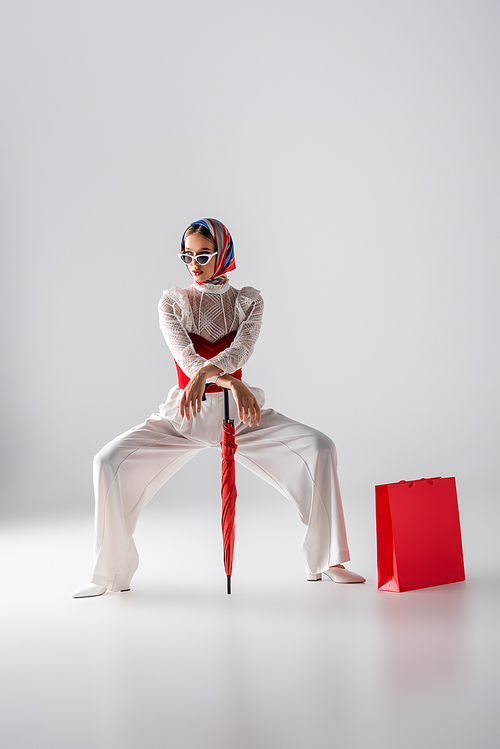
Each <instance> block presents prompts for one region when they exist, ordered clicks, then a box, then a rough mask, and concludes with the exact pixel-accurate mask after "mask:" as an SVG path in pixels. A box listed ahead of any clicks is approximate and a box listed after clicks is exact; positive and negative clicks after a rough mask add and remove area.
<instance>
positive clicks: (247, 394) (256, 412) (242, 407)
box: [218, 377, 260, 427]
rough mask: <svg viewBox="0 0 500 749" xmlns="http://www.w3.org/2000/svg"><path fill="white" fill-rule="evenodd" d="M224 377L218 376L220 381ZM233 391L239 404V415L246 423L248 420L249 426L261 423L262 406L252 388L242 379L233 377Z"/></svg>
mask: <svg viewBox="0 0 500 749" xmlns="http://www.w3.org/2000/svg"><path fill="white" fill-rule="evenodd" d="M222 379H223V378H222V377H220V378H218V382H220V381H221V380H222ZM231 392H232V394H233V396H234V400H235V401H236V405H237V406H238V416H239V418H240V421H242V422H243V423H244V424H245V423H246V422H247V420H248V426H249V427H251V426H253V425H254V424H257V426H258V425H259V424H260V406H259V404H258V403H257V398H256V397H255V395H254V394H253V393H252V391H251V390H249V389H248V388H247V386H246V385H244V384H243V383H242V382H241V381H240V380H236V379H233V378H231Z"/></svg>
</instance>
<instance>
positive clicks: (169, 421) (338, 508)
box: [73, 219, 365, 598]
mask: <svg viewBox="0 0 500 749" xmlns="http://www.w3.org/2000/svg"><path fill="white" fill-rule="evenodd" d="M181 250H182V252H181V253H180V255H179V257H180V258H181V260H182V261H183V263H185V264H186V265H187V268H188V270H189V272H190V274H191V276H192V278H193V284H192V285H191V286H189V287H188V288H187V289H180V288H172V289H168V290H167V291H165V292H164V294H163V297H162V298H161V300H160V303H159V313H160V327H161V330H162V332H163V335H164V336H165V339H166V341H167V344H168V346H169V348H170V350H171V352H172V354H173V356H174V359H175V363H176V366H177V371H178V376H179V385H178V386H175V387H173V388H172V389H171V390H170V392H169V394H168V397H167V401H166V403H164V404H163V405H162V406H161V407H160V411H159V413H156V414H153V415H152V416H150V418H149V419H147V420H146V421H145V422H144V424H140V425H139V426H136V427H134V428H133V429H131V430H129V431H128V432H125V434H122V435H121V436H119V437H117V438H116V439H114V440H112V441H111V442H110V443H109V444H107V445H106V446H105V447H104V448H103V449H102V450H101V451H100V452H99V453H98V454H97V455H96V457H95V459H94V489H95V496H96V554H97V558H96V564H95V568H94V575H93V577H92V582H91V583H90V584H89V585H86V586H84V587H83V588H80V590H78V591H76V593H74V594H73V597H74V598H87V597H90V596H100V595H102V594H103V593H105V592H106V590H111V591H125V590H130V582H131V580H132V577H133V575H134V573H135V571H136V569H137V566H138V563H139V557H138V554H137V549H136V547H135V543H134V541H133V538H132V534H133V533H134V530H135V527H136V524H137V520H138V517H139V514H140V511H141V510H142V508H143V507H144V505H145V504H147V502H149V500H150V499H151V498H152V497H153V495H154V494H155V492H157V491H158V489H159V488H160V487H161V486H162V485H163V484H164V483H165V482H166V481H167V480H168V479H169V478H170V476H172V475H173V474H174V473H175V472H176V471H177V470H178V469H179V468H180V467H181V466H183V465H184V464H185V463H187V462H188V460H190V458H192V457H194V455H195V454H196V453H197V452H198V451H199V450H201V449H203V448H206V447H219V444H220V441H221V433H222V414H223V393H222V388H221V387H219V386H223V387H225V388H229V389H230V391H231V393H232V396H233V398H232V399H230V400H231V407H230V416H231V418H233V419H234V420H235V427H236V442H237V445H238V449H237V452H236V456H235V457H236V460H237V461H238V462H239V463H241V464H242V465H244V466H246V467H247V468H249V469H250V470H251V471H253V472H254V473H256V474H257V475H258V476H261V478H263V479H264V480H265V481H268V482H269V483H270V484H271V485H272V486H274V487H275V488H276V489H278V491H280V492H281V493H282V494H284V495H285V496H286V497H288V498H289V499H290V500H291V502H292V504H293V505H294V506H295V509H296V510H297V512H298V514H299V517H300V519H301V520H302V522H303V523H304V524H305V525H306V526H307V530H306V534H305V536H304V541H303V544H302V551H303V554H304V560H305V565H306V571H307V579H308V580H321V578H322V574H324V575H326V576H327V577H329V578H330V579H331V580H333V581H335V582H339V583H358V582H364V581H365V580H364V578H363V577H361V576H360V575H356V574H355V573H353V572H350V571H348V570H346V569H345V568H344V567H343V565H342V562H346V561H348V560H349V551H348V547H347V538H346V532H345V524H344V516H343V511H342V502H341V499H340V490H339V484H338V478H337V468H336V465H337V458H336V452H335V445H334V444H333V442H332V441H331V440H330V439H329V438H328V437H326V436H325V435H324V434H322V433H321V432H318V431H316V430H315V429H311V428H310V427H307V426H304V425H303V424H299V423H298V422H296V421H292V419H288V418H287V417H286V416H283V415H282V414H280V413H277V412H276V411H273V410H272V409H270V408H267V409H264V410H262V408H263V405H264V393H263V392H262V390H259V389H258V388H250V387H248V386H247V385H246V384H245V383H244V382H243V381H242V379H241V368H242V366H243V365H244V364H246V362H247V361H248V360H249V358H250V356H251V354H252V352H253V348H254V346H255V343H256V341H257V338H258V336H259V331H260V326H261V324H262V310H263V301H262V297H261V296H260V293H259V292H258V291H257V290H256V289H254V288H252V287H251V286H245V287H244V288H243V289H241V290H238V289H235V288H233V287H232V286H231V285H230V283H229V281H228V279H227V276H226V273H227V272H229V271H231V270H234V268H235V267H236V265H235V262H234V248H233V240H232V238H231V235H230V234H229V232H228V230H227V229H226V227H225V226H224V224H222V223H221V222H220V221H217V220H215V219H201V220H200V221H195V222H194V223H193V224H191V225H190V226H188V228H187V229H186V231H185V232H184V234H183V237H182V241H181ZM205 390H206V399H205V400H204V401H203V402H202V399H203V395H204V392H205Z"/></svg>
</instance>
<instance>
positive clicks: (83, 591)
mask: <svg viewBox="0 0 500 749" xmlns="http://www.w3.org/2000/svg"><path fill="white" fill-rule="evenodd" d="M129 590H130V588H124V589H123V590H122V591H121V592H122V593H126V592H127V591H129ZM106 591H107V588H106V587H105V586H104V585H96V584H95V583H89V584H88V585H84V586H83V588H78V590H76V591H75V592H74V593H73V596H72V597H73V598H92V597H93V596H102V594H103V593H105V592H106Z"/></svg>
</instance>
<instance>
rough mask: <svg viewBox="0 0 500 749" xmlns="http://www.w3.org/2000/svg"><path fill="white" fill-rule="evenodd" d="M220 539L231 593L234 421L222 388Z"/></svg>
mask: <svg viewBox="0 0 500 749" xmlns="http://www.w3.org/2000/svg"><path fill="white" fill-rule="evenodd" d="M220 447H221V455H222V483H221V497H222V521H221V524H222V539H223V546H224V568H225V570H226V575H227V592H228V593H231V574H232V571H233V549H234V514H235V509H236V481H235V470H234V454H235V452H236V447H237V445H236V442H235V438H234V421H233V420H232V419H230V418H229V394H228V391H227V389H226V388H224V422H223V424H222V442H221V443H220Z"/></svg>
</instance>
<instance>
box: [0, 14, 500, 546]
mask: <svg viewBox="0 0 500 749" xmlns="http://www.w3.org/2000/svg"><path fill="white" fill-rule="evenodd" d="M499 18H500V6H499V4H498V3H497V2H456V1H453V2H442V1H436V0H432V1H431V2H430V1H429V2H399V1H397V2H386V1H375V2H361V1H358V2H355V3H349V2H332V1H331V0H329V1H328V2H319V1H317V0H313V1H312V2H307V3H302V2H278V1H276V0H272V1H271V2H269V1H268V0H266V2H253V3H252V4H248V3H245V4H244V3H241V2H237V1H236V2H235V1H234V0H232V1H231V2H221V1H220V0H218V1H216V2H190V1H189V0H188V1H187V2H183V3H174V2H153V1H148V0H146V1H145V2H140V3H139V2H131V1H129V0H120V1H119V2H108V1H106V2H101V1H100V2H85V3H81V2H67V1H66V0H65V1H64V2H63V1H61V2H54V1H53V0H50V1H49V2H43V3H40V2H24V1H22V0H21V1H19V0H16V2H4V3H3V4H2V10H1V27H2V39H1V44H0V49H1V55H2V75H3V84H2V109H3V114H2V120H1V128H2V130H1V144H2V152H3V155H2V185H3V206H4V211H3V214H4V215H3V221H2V254H3V257H4V262H5V266H4V267H5V271H4V272H3V274H2V278H3V293H2V296H1V302H2V308H3V310H2V320H3V323H4V332H5V340H4V342H3V344H2V351H3V361H4V369H5V376H6V381H5V385H4V386H3V388H2V396H3V397H4V398H5V404H4V405H3V406H2V414H3V416H2V419H3V429H2V458H3V460H4V461H5V466H4V468H3V469H2V481H3V482H4V490H3V494H2V496H3V499H2V509H3V511H4V512H5V514H6V515H7V516H8V517H13V518H15V517H18V518H19V517H25V516H26V515H29V516H31V517H33V518H35V517H39V516H45V517H47V516H50V515H51V514H57V515H59V516H61V515H71V514H73V513H75V512H80V511H85V512H87V513H90V512H91V510H92V505H93V497H92V486H91V460H92V457H93V455H94V454H95V453H96V452H97V451H98V450H99V449H100V448H101V447H102V446H103V444H105V443H106V442H107V441H108V440H110V439H111V438H113V437H114V436H116V435H117V434H119V433H121V432H123V431H125V430H126V429H128V428H130V427H131V426H133V425H134V424H136V423H140V422H141V421H143V420H144V419H145V418H146V417H147V416H149V415H150V413H152V412H153V411H156V410H157V407H158V404H159V403H161V402H163V400H164V399H165V397H166V394H167V392H168V390H169V388H170V386H171V385H172V384H173V382H174V381H175V376H174V365H173V362H172V359H171V356H170V353H169V351H168V349H167V347H166V345H165V343H164V341H163V338H162V336H161V333H160V331H159V328H158V322H157V302H158V299H159V298H160V296H161V293H162V290H163V289H164V288H168V287H171V286H176V285H180V286H182V285H187V283H188V282H189V278H188V275H187V273H186V271H185V269H183V268H182V266H181V264H180V262H179V260H178V259H177V257H176V253H177V252H178V248H179V240H180V236H181V234H182V231H183V230H184V228H185V227H186V226H187V224H188V223H190V222H191V221H192V220H194V219H197V218H200V217H204V216H214V217H216V218H219V219H220V220H222V221H223V222H224V223H226V224H227V226H228V227H229V229H230V231H231V233H232V235H233V238H234V242H235V248H236V261H237V266H238V267H237V270H236V271H235V272H234V273H232V274H231V281H232V283H233V284H234V285H235V286H237V287H241V286H242V285H246V284H250V285H253V286H256V287H257V288H259V289H261V291H262V293H263V296H264V299H265V303H266V309H265V323H264V326H263V329H262V334H261V338H260V340H259V342H258V344H257V347H256V350H255V352H254V356H253V358H252V360H251V362H250V363H249V364H248V365H247V366H246V367H245V373H244V377H245V379H246V380H247V381H248V382H249V383H251V384H254V385H258V386H260V387H262V388H264V390H265V391H266V393H267V402H268V405H270V406H272V407H274V408H276V409H277V410H279V411H282V412H284V413H286V414H288V415H290V416H291V417H293V418H296V419H298V420H301V421H304V422H306V423H309V424H311V425H313V426H315V427H317V428H319V429H321V430H322V431H324V432H326V433H327V434H329V435H330V436H331V437H332V438H333V439H334V441H335V442H336V444H337V447H338V452H339V470H340V480H341V485H342V489H343V495H344V503H345V506H346V515H347V519H348V530H349V533H350V538H351V539H352V541H353V542H354V543H356V538H358V539H360V544H361V541H362V540H363V538H365V540H367V539H368V538H369V539H371V540H373V537H374V517H373V496H374V492H373V486H374V484H377V483H385V482H390V481H398V480H400V479H407V480H410V479H415V478H420V477H421V476H436V475H443V476H446V475H454V476H456V478H457V484H458V489H459V497H460V502H461V511H462V516H463V524H464V534H465V536H466V535H467V533H469V534H470V535H469V538H470V539H471V541H472V539H473V538H474V539H477V540H478V541H479V539H480V538H481V539H482V542H483V541H484V539H485V538H487V537H488V533H489V530H490V529H491V527H492V525H491V517H492V516H491V513H492V512H493V511H494V508H495V507H496V503H497V498H498V488H497V485H498V478H499V470H498V457H497V454H498V416H499V413H498V411H499V398H498V374H499V367H498V364H499V354H498V345H497V335H496V334H497V327H498V311H499V294H498V281H497V278H498V269H499V254H498V238H499V229H498V202H499V178H498V175H499V163H498V161H499V159H498V157H499V145H498V143H499V140H498V132H499V129H500V122H499V113H500V108H499V89H498V77H497V76H498V70H499V68H500V60H499V57H500V52H499V45H498V30H499ZM198 470H199V473H198V474H197V476H194V477H193V475H192V472H189V473H190V475H189V476H186V475H183V476H182V477H181V476H179V477H175V478H174V479H173V483H172V487H173V489H172V490H169V489H168V488H167V487H165V488H164V489H163V490H162V492H161V494H163V498H164V500H165V501H168V497H169V496H170V495H169V492H170V491H175V495H176V496H178V495H179V492H182V491H184V489H185V487H188V490H189V491H191V489H194V488H195V487H196V480H198V479H199V478H200V474H205V476H206V477H210V482H211V483H210V482H209V485H210V491H212V487H213V491H214V492H215V493H216V492H217V474H218V470H219V468H218V458H217V456H216V454H215V453H212V454H211V455H210V457H207V456H205V455H204V456H201V457H200V458H199V462H198ZM181 473H182V472H181ZM190 482H191V483H190ZM238 483H239V489H240V496H242V497H243V496H245V490H247V491H248V492H250V491H252V492H253V491H254V487H255V486H257V484H255V483H254V480H253V479H252V478H251V477H247V476H246V473H244V472H243V470H240V472H239V476H238ZM258 486H259V487H260V484H258ZM262 491H263V492H270V491H271V490H269V489H267V488H265V487H262ZM276 496H277V495H276ZM248 501H251V500H248ZM277 501H278V502H282V499H281V498H279V499H278V500H277ZM286 511H289V508H288V507H287V508H286ZM360 534H361V535H360ZM363 534H364V535H363ZM486 545H487V544H486Z"/></svg>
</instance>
